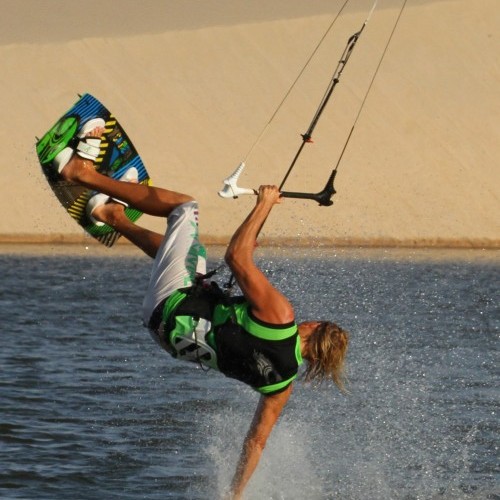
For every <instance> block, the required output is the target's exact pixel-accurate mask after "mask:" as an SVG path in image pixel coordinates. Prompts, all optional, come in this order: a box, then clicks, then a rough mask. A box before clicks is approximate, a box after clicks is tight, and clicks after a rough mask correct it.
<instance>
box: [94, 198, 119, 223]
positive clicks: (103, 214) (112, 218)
mask: <svg viewBox="0 0 500 500" xmlns="http://www.w3.org/2000/svg"><path fill="white" fill-rule="evenodd" d="M92 217H94V218H95V219H97V220H98V221H101V222H104V223H105V224H107V225H108V226H111V227H115V226H116V225H117V223H119V221H120V220H122V219H123V218H124V217H125V218H126V215H125V207H124V206H123V205H122V204H121V203H116V202H114V201H109V202H108V203H105V204H104V205H100V206H98V207H96V208H95V209H94V211H93V212H92Z"/></svg>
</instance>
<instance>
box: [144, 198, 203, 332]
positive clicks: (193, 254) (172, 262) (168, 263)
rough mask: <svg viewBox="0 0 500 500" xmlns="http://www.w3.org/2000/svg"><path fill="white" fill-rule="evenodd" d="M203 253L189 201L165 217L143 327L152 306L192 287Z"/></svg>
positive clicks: (194, 208) (193, 206)
mask: <svg viewBox="0 0 500 500" xmlns="http://www.w3.org/2000/svg"><path fill="white" fill-rule="evenodd" d="M206 270H207V252H206V249H205V247H204V246H203V245H202V244H201V243H200V240H199V234H198V203H197V202H196V201H189V202H187V203H183V204H182V205H179V206H178V207H176V208H174V210H172V212H170V214H169V216H168V217H167V231H166V233H165V236H164V238H163V240H162V242H161V245H160V248H159V249H158V252H157V254H156V257H155V260H154V263H153V269H152V270H151V277H150V280H149V286H148V289H147V291H146V296H145V297H144V302H143V305H142V321H143V324H144V326H146V327H147V325H148V323H149V319H150V318H151V314H152V313H153V310H154V309H155V307H156V306H157V305H158V304H159V303H160V302H161V301H162V300H163V299H165V298H167V297H168V296H170V295H171V294H172V293H173V292H175V291H176V290H178V289H179V288H185V287H188V286H191V285H193V284H194V280H195V278H196V275H197V274H202V275H204V274H206V272H207V271H206Z"/></svg>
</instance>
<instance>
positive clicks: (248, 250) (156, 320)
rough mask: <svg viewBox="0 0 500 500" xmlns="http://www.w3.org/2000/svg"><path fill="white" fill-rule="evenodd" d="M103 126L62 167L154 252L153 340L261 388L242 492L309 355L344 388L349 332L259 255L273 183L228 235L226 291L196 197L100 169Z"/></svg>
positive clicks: (61, 160) (96, 212)
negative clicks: (272, 278)
mask: <svg viewBox="0 0 500 500" xmlns="http://www.w3.org/2000/svg"><path fill="white" fill-rule="evenodd" d="M99 125H100V124H99V123H97V122H96V126H95V127H94V128H93V129H92V130H90V132H89V133H88V134H87V135H86V136H85V137H83V138H81V140H80V144H79V145H78V147H77V149H76V154H74V152H73V151H70V150H69V149H68V148H66V149H65V150H64V151H63V152H62V153H60V155H58V157H56V159H55V162H54V165H55V168H57V170H58V172H59V173H60V175H61V176H62V177H63V178H64V179H66V180H68V181H71V182H75V183H77V184H80V185H83V186H85V187H87V188H89V189H92V190H95V191H96V193H98V194H96V195H94V196H93V197H92V198H91V199H90V200H89V203H88V206H87V215H88V216H89V217H90V218H92V220H94V221H97V222H101V223H106V224H108V225H110V226H111V227H113V228H114V229H115V230H116V231H118V232H119V233H121V234H122V235H123V236H125V237H126V238H127V239H128V240H130V241H131V242H132V243H134V244H135V245H136V246H138V247H139V248H140V249H142V250H143V251H144V252H145V253H146V254H147V255H149V256H150V257H152V258H153V259H154V264H153V269H152V273H151V278H150V282H149V287H148V290H147V293H146V297H145V299H144V304H143V321H144V324H145V326H147V327H148V328H149V331H150V333H151V335H152V336H153V337H154V339H155V340H156V341H157V342H158V343H159V344H160V345H161V346H162V347H163V348H164V349H165V350H166V351H168V352H169V353H170V354H172V355H173V356H174V357H176V358H179V359H183V360H188V361H195V362H198V363H200V364H202V365H205V366H208V367H211V368H214V369H217V370H219V371H220V372H222V373H223V374H225V375H226V376H228V377H231V378H234V379H237V380H240V381H242V382H244V383H246V384H248V385H250V386H251V387H253V388H254V389H255V390H256V391H257V392H259V393H260V395H261V397H260V400H259V403H258V405H257V409H256V411H255V415H254V417H253V420H252V423H251V426H250V429H249V431H248V434H247V436H246V438H245V441H244V444H243V449H242V452H241V455H240V459H239V462H238V464H237V466H236V472H235V474H234V478H233V481H232V485H231V494H230V497H231V498H234V499H237V498H241V495H242V491H243V489H244V487H245V485H246V483H247V482H248V480H249V478H250V476H251V475H252V473H253V471H254V470H255V468H256V466H257V464H258V462H259V459H260V456H261V453H262V450H263V449H264V446H265V444H266V441H267V438H268V437H269V435H270V433H271V430H272V428H273V426H274V425H275V423H276V422H277V420H278V417H279V416H280V414H281V412H282V410H283V408H284V406H285V405H286V403H287V401H288V399H289V397H290V395H291V393H292V385H293V381H294V380H295V378H296V377H297V373H298V369H299V366H300V365H301V364H302V363H303V362H304V361H305V365H306V369H305V379H306V380H307V381H322V380H325V379H331V380H333V381H334V382H335V383H336V384H337V386H339V388H340V389H342V388H343V365H344V357H345V354H346V350H347V344H348V334H347V333H346V332H345V331H344V330H342V329H341V328H340V327H338V326H337V325H336V324H334V323H331V322H327V321H307V322H304V323H300V324H298V325H297V324H296V323H295V316H294V309H293V307H292V305H291V304H290V302H289V300H288V299H287V298H286V297H285V296H284V295H283V294H282V293H281V292H280V291H279V290H277V289H276V288H275V287H274V286H273V285H272V284H271V283H270V282H269V280H268V279H267V278H266V276H265V275H264V274H263V272H262V271H261V270H260V269H259V268H258V267H257V266H256V264H255V262H254V260H253V254H254V249H255V243H256V239H257V235H258V233H259V231H260V229H261V227H262V225H263V224H264V222H265V220H266V219H267V217H268V215H269V214H270V212H271V210H272V209H273V207H274V206H275V205H276V204H278V203H280V201H281V198H280V192H279V190H278V188H277V187H276V186H261V187H260V189H259V192H258V196H257V202H256V205H255V207H254V208H253V209H252V210H251V212H250V213H249V215H248V216H247V218H246V219H245V220H244V221H243V223H242V224H241V225H240V227H239V228H238V229H237V230H236V232H235V233H234V235H233V237H232V238H231V241H230V243H229V246H228V248H227V251H226V254H225V260H226V262H227V264H228V265H229V267H230V269H231V271H232V272H233V275H234V277H235V279H236V281H237V283H238V285H239V287H240V289H241V291H242V292H243V296H242V297H240V298H228V297H226V295H225V294H223V293H222V292H221V291H220V290H219V289H218V287H216V286H215V285H213V284H211V285H207V283H206V281H207V280H204V279H203V278H204V275H205V273H206V252H205V248H204V247H203V245H202V244H201V243H200V241H199V238H198V205H197V202H196V201H195V200H194V198H192V197H191V196H188V195H185V194H180V193H177V192H174V191H169V190H166V189H162V188H158V187H150V186H146V185H142V184H139V183H137V175H136V174H137V171H135V169H134V168H132V169H130V170H129V171H128V172H127V173H126V174H125V175H124V177H123V178H122V179H121V180H114V179H111V178H109V177H107V176H104V175H102V174H100V173H98V172H97V171H96V170H95V169H94V168H93V160H94V153H96V152H97V151H98V149H99V148H98V146H99V141H100V137H101V135H102V133H103V130H104V129H103V128H102V126H99ZM88 128H89V127H87V129H88ZM124 204H128V205H130V206H133V207H135V208H137V209H138V210H141V211H142V212H144V213H147V214H150V215H153V216H159V217H165V218H166V219H167V230H166V234H165V235H161V234H158V233H156V232H153V231H150V230H148V229H145V228H142V227H140V226H138V225H136V224H134V223H133V222H131V221H130V220H129V219H128V218H127V217H126V216H125V211H124Z"/></svg>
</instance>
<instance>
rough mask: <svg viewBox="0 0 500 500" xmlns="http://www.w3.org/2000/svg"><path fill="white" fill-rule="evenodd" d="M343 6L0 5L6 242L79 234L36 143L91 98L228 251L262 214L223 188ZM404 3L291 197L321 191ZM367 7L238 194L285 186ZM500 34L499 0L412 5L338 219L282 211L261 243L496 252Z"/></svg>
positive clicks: (349, 170)
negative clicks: (192, 203)
mask: <svg viewBox="0 0 500 500" xmlns="http://www.w3.org/2000/svg"><path fill="white" fill-rule="evenodd" d="M342 3H343V2H340V1H336V2H332V1H331V0H328V1H326V0H324V1H323V0H322V1H319V0H311V1H309V2H299V1H298V0H274V1H273V2H264V1H261V0H252V1H251V2H249V1H247V0H205V1H203V2H199V1H195V0H169V1H168V2H162V1H161V0H146V1H144V2H135V1H132V0H120V1H109V2H96V1H95V0H89V1H87V2H86V3H85V8H84V9H83V7H82V4H81V3H80V4H79V3H75V2H64V1H62V0H45V1H44V2H39V1H37V0H24V1H22V2H19V1H17V0H1V1H0V4H1V5H2V12H3V13H2V19H1V20H0V26H1V28H2V29H1V30H0V65H1V68H2V73H1V76H0V89H1V92H0V102H1V109H2V117H3V123H4V125H3V126H2V127H1V129H0V137H1V144H2V149H1V151H0V158H1V162H2V168H1V176H2V183H1V186H2V187H1V188H0V189H1V194H2V196H0V209H1V212H2V214H3V217H2V219H1V220H0V240H1V239H3V240H7V239H9V238H10V239H20V238H23V237H25V236H26V235H28V236H30V237H32V238H33V237H34V238H39V239H44V238H45V239H47V238H48V239H51V238H56V239H57V238H60V239H66V240H68V239H72V238H75V237H77V238H78V237H79V236H80V235H81V234H82V233H81V230H80V229H79V227H78V226H77V225H76V224H75V223H74V222H73V221H72V220H70V219H69V217H67V216H66V214H65V213H64V211H63V209H62V208H61V207H60V206H59V204H58V202H57V200H56V199H55V197H53V196H52V194H51V192H50V190H49V188H48V187H47V185H46V182H45V180H44V178H43V175H42V173H41V171H40V169H39V167H38V164H37V161H36V156H35V152H34V140H35V136H37V135H38V136H39V135H41V134H42V133H43V132H44V131H45V130H46V129H47V128H48V127H49V126H50V125H51V124H52V123H53V122H54V121H55V120H56V119H57V118H58V117H59V116H60V115H61V114H62V113H63V112H64V111H66V109H68V108H69V107H70V106H71V105H72V104H73V102H74V101H75V100H76V97H77V94H78V93H83V92H90V93H92V94H94V95H95V96H96V97H98V98H99V99H101V100H102V101H103V102H104V103H106V105H107V106H108V107H109V108H110V109H111V110H112V111H113V112H114V113H115V115H116V116H117V117H118V118H119V119H120V121H121V123H122V124H123V126H124V127H125V128H126V130H127V132H128V133H129V135H130V136H131V137H132V139H133V140H134V143H135V145H136V146H137V148H138V150H139V151H140V153H141V155H142V157H143V159H144V161H145V163H146V165H147V166H148V169H149V171H150V174H151V176H152V178H153V181H154V183H155V184H156V185H162V186H166V187H170V188H172V189H176V190H180V191H185V192H191V193H195V194H196V195H197V197H198V199H199V201H200V203H201V205H202V217H201V224H202V226H201V228H202V233H203V235H204V237H205V239H207V240H209V241H218V242H224V241H226V240H227V238H228V236H229V235H230V234H231V232H232V230H233V229H234V228H235V227H236V226H237V225H238V223H239V222H240V220H241V218H242V217H243V216H244V214H245V212H246V211H248V209H249V207H250V206H251V204H252V203H253V200H252V199H251V197H246V198H240V199H238V200H229V201H228V200H223V199H221V198H219V197H218V196H217V194H216V193H217V191H218V190H219V189H220V187H221V182H222V179H223V178H224V177H225V176H227V175H228V174H229V173H230V172H231V171H232V170H233V169H234V168H235V167H236V166H237V164H238V163H239V162H240V161H241V160H242V159H244V158H245V157H246V155H247V153H248V151H249V150H250V148H251V147H252V145H253V144H254V142H255V140H256V139H257V138H258V137H259V134H260V133H261V132H262V130H263V129H264V127H265V126H266V124H267V123H268V121H269V119H270V117H271V116H272V114H273V112H274V111H275V109H276V107H277V105H278V104H279V103H280V101H281V99H282V98H283V96H284V95H285V93H286V91H287V90H288V88H289V87H290V85H291V83H292V82H293V81H294V79H295V78H296V76H297V75H298V73H299V71H300V70H301V68H302V67H303V65H304V63H305V61H306V60H307V58H308V57H309V55H310V54H311V52H312V51H313V49H314V47H315V46H316V44H317V42H318V41H319V39H320V38H321V36H322V34H323V33H324V31H325V30H326V28H327V26H328V25H329V24H330V23H331V21H332V19H333V17H334V16H335V13H336V12H337V11H338V9H339V8H340V6H341V4H342ZM401 3H402V2H401V1H399V0H386V1H384V0H380V1H379V3H378V8H377V10H376V11H375V13H374V15H373V17H372V18H371V20H370V23H369V24H368V26H367V28H366V30H365V31H364V33H363V36H362V38H361V39H360V40H359V43H358V45H357V46H356V48H355V51H354V53H353V55H352V58H351V60H350V61H349V64H348V66H347V67H346V69H345V71H344V73H343V75H342V80H341V82H340V84H339V86H338V87H337V89H336V91H335V94H334V97H333V99H332V102H331V103H330V105H329V106H328V107H327V109H326V110H325V113H324V115H323V117H322V119H321V121H320V123H319V125H318V127H317V129H316V132H315V135H314V140H315V142H314V144H313V145H307V146H306V148H305V150H304V153H303V155H302V156H301V158H300V160H299V162H298V163H297V165H296V167H295V169H294V171H293V174H292V175H291V177H290V179H289V181H288V182H287V184H286V186H285V187H286V189H287V190H307V191H317V190H319V189H320V188H321V187H322V185H323V184H324V182H325V181H326V178H327V177H328V173H329V172H330V171H331V169H332V168H333V166H334V165H335V163H336V161H337V158H338V157H339V155H340V152H341V149H342V146H343V144H344V142H345V140H346V138H347V135H348V133H349V130H350V128H351V126H352V124H353V122H354V120H355V118H356V115H357V113H358V111H359V108H360V104H361V102H362V100H363V98H364V96H365V93H366V90H367V88H368V85H369V83H370V80H371V78H372V76H373V74H374V71H375V68H376V66H377V63H378V61H379V58H380V56H381V53H382V51H383V49H384V47H385V44H386V42H387V40H388V37H389V34H390V32H391V29H392V27H393V25H394V22H395V19H396V16H397V15H398V11H399V7H400V6H401ZM351 4H352V5H351ZM371 4H372V2H371V0H356V1H354V0H352V1H351V2H350V4H349V6H348V8H347V9H346V11H345V12H344V13H343V14H342V16H341V17H340V18H339V19H338V21H337V23H336V24H335V27H334V29H333V31H332V33H331V34H330V35H329V36H328V37H327V38H326V39H325V41H324V43H323V44H322V45H321V48H320V49H319V50H318V52H317V54H316V56H315V57H314V59H313V61H312V62H311V64H310V65H309V66H308V68H307V70H306V71H305V72H304V74H303V76H302V78H301V79H300V80H299V82H298V84H297V85H296V87H295V88H294V90H293V91H292V93H291V94H290V96H289V98H288V99H287V100H286V101H285V104H284V105H283V107H282V108H281V109H280V111H279V113H278V114H277V115H276V117H275V119H274V120H273V121H272V122H271V123H270V124H269V126H268V127H267V128H266V132H265V134H264V135H263V138H262V140H261V141H260V142H259V143H258V144H257V146H256V147H255V149H254V150H253V152H252V154H251V155H250V157H248V158H247V169H246V171H245V173H244V174H243V176H242V178H241V183H242V184H243V185H247V186H248V187H257V186H258V185H259V184H264V183H275V184H278V183H279V182H280V181H281V179H282V177H283V175H284V173H285V171H286V169H287V168H288V165H289V164H290V161H291V159H292V158H293V155H294V154H295V152H296V150H297V148H298V147H299V145H300V141H301V139H300V134H301V133H303V132H305V131H306V129H307V127H308V125H309V122H310V120H311V118H312V116H313V113H314V112H315V110H316V107H317V105H318V104H319V100H320V98H321V97H322V95H323V92H324V90H325V88H326V85H327V83H328V81H329V79H330V78H331V74H332V71H333V69H334V67H335V66H336V64H337V61H338V58H339V57H340V54H341V53H342V50H343V49H344V47H345V44H346V41H347V38H348V37H349V36H350V35H351V34H352V33H354V32H355V31H357V30H358V29H359V28H360V26H361V24H362V22H363V21H364V19H365V18H366V15H367V13H368V11H369V8H370V6H371ZM92 16H95V19H92ZM499 28H500V9H499V8H498V0H475V1H474V2H471V1H470V0H449V1H431V0H427V1H424V0H409V1H408V2H407V7H406V8H405V10H404V12H403V15H402V17H401V20H400V22H399V25H398V28H397V31H396V33H395V35H394V38H393V40H392V42H391V44H390V46H389V49H388V51H387V54H386V56H385V58H384V61H383V63H382V66H381V67H380V70H379V72H378V75H377V78H376V79H375V82H374V85H373V87H372V90H371V92H370V94H369V95H368V98H367V100H366V103H365V105H364V107H363V110H362V113H361V115H360V116H359V120H358V121H357V124H356V128H355V130H354V133H353V136H352V139H351V141H350V143H349V147H348V149H347V151H346V153H345V155H344V157H343V160H342V162H341V164H340V166H339V170H338V175H337V181H336V188H337V191H338V193H337V195H336V196H335V198H334V200H335V204H334V206H333V207H330V208H325V207H318V206H316V205H315V204H314V203H313V202H307V201H290V200H287V201H286V202H285V203H284V204H283V205H282V206H280V207H277V208H276V210H275V211H274V212H273V214H272V216H271V218H270V220H269V221H268V223H267V224H266V226H265V228H264V231H263V238H264V239H266V238H267V239H268V240H272V239H276V238H277V239H281V240H283V241H285V240H286V241H297V242H301V243H307V244H311V245H315V244H319V243H322V242H327V243H350V244H367V245H369V244H393V245H408V244H410V245H413V244H414V245H455V246H478V247H481V246H485V247H487V246H489V247H498V246H500V219H499V217H498V213H499V212H500V203H499V188H500V170H499V156H500V148H499V144H500V126H499V123H500V96H499V90H498V89H499V88H500V66H499V64H498V54H499V53H500V42H499V33H500V29H499ZM141 221H143V223H144V224H145V225H147V226H148V227H150V228H153V229H157V230H162V228H163V222H162V221H158V220H154V219H152V218H148V217H144V218H143V219H141Z"/></svg>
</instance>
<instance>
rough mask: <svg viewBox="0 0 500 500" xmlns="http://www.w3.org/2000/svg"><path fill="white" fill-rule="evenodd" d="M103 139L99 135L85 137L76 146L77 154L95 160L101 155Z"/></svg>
mask: <svg viewBox="0 0 500 500" xmlns="http://www.w3.org/2000/svg"><path fill="white" fill-rule="evenodd" d="M100 145H101V139H100V138H98V137H84V138H83V139H81V140H80V142H79V143H78V146H77V147H76V154H77V155H78V156H81V157H82V158H87V159H88V160H95V159H96V158H97V157H98V156H99V151H100Z"/></svg>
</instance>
